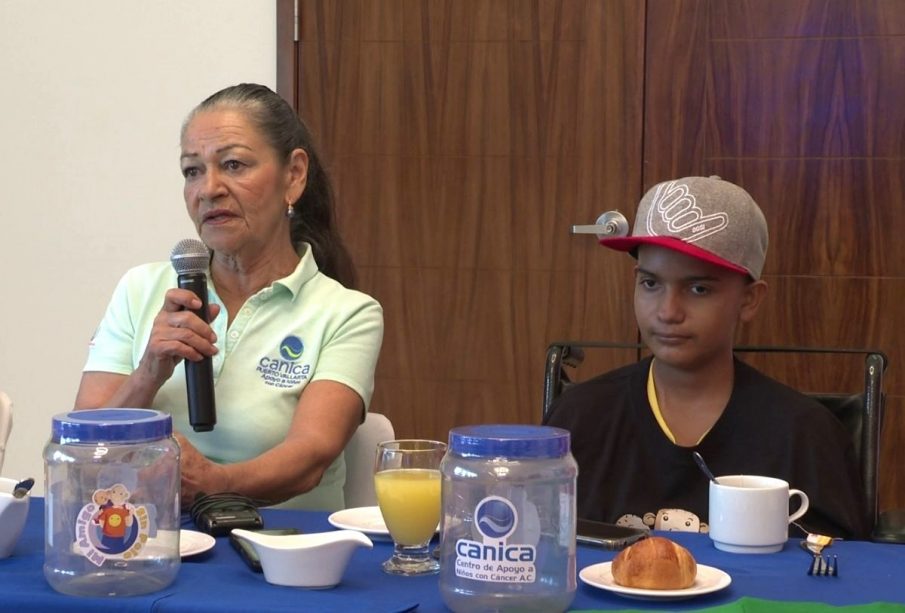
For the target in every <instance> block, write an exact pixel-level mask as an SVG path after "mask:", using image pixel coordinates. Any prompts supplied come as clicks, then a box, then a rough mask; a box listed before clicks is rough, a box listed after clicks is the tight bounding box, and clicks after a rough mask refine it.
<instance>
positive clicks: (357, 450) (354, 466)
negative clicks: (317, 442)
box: [343, 412, 396, 508]
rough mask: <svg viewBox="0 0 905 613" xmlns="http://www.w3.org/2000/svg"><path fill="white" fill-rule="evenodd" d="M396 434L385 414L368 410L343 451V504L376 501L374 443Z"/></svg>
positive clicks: (386, 439)
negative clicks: (344, 500)
mask: <svg viewBox="0 0 905 613" xmlns="http://www.w3.org/2000/svg"><path fill="white" fill-rule="evenodd" d="M394 438H396V434H395V432H394V430H393V424H392V423H391V422H390V420H389V419H387V417H386V416H385V415H381V414H380V413H371V412H369V413H368V414H367V415H366V416H365V420H364V422H363V423H362V424H361V425H360V426H358V430H356V431H355V434H353V435H352V438H351V440H350V441H349V444H348V445H346V449H345V451H344V452H343V453H344V454H345V460H346V485H345V486H344V487H343V493H344V494H345V498H346V508H352V507H370V506H374V505H375V504H377V494H376V493H375V492H374V460H375V458H376V456H377V443H381V442H383V441H391V440H393V439H394Z"/></svg>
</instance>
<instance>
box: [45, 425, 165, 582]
mask: <svg viewBox="0 0 905 613" xmlns="http://www.w3.org/2000/svg"><path fill="white" fill-rule="evenodd" d="M172 434H173V422H172V420H171V419H170V416H169V415H167V414H165V413H161V412H159V411H152V410H149V409H92V410H85V411H73V412H70V413H61V414H59V415H56V416H54V418H53V426H52V434H51V437H50V441H49V442H48V443H47V446H46V447H45V448H44V477H45V487H46V493H45V501H44V534H45V542H44V576H45V578H46V579H47V582H48V583H50V586H51V587H52V588H53V589H55V590H57V591H58V592H62V593H64V594H72V595H75V596H132V595H136V594H147V593H149V592H155V591H157V590H160V589H163V588H165V587H166V586H168V585H169V584H170V583H172V582H173V580H174V579H175V578H176V574H177V573H178V572H179V445H178V444H177V443H176V439H174V438H173V436H172Z"/></svg>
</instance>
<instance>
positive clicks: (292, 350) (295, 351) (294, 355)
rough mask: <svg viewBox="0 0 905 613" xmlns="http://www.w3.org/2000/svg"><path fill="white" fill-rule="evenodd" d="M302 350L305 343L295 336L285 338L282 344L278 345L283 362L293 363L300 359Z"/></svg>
mask: <svg viewBox="0 0 905 613" xmlns="http://www.w3.org/2000/svg"><path fill="white" fill-rule="evenodd" d="M304 350H305V343H303V342H302V339H300V338H299V337H297V336H287V337H286V338H284V339H283V342H282V343H280V355H281V356H283V359H285V360H292V361H293V362H294V361H295V360H297V359H299V358H300V357H302V352H303V351H304Z"/></svg>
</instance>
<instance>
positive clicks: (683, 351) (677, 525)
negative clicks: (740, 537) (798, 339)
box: [546, 177, 867, 538]
mask: <svg viewBox="0 0 905 613" xmlns="http://www.w3.org/2000/svg"><path fill="white" fill-rule="evenodd" d="M601 244H603V245H604V246H606V247H610V248H612V249H616V250H619V251H628V252H630V253H631V254H632V255H633V256H634V257H636V258H637V262H638V264H637V266H636V267H635V281H636V282H635V299H634V306H635V317H636V319H637V323H638V328H639V330H640V333H641V338H642V340H643V342H644V344H645V345H646V346H647V347H648V348H649V349H650V350H651V352H652V353H653V356H652V357H648V358H646V359H643V360H641V361H640V362H638V363H636V364H632V365H629V366H625V367H622V368H619V369H617V370H614V371H612V372H609V373H606V374H604V375H601V376H599V377H597V378H594V379H591V380H589V381H586V382H584V383H581V384H578V385H575V386H573V387H571V388H569V389H568V390H567V391H566V392H564V393H563V394H562V396H560V397H559V398H558V399H557V402H556V403H555V404H554V406H553V409H552V410H551V412H550V414H549V417H548V419H547V420H546V423H547V424H548V425H552V426H559V427H562V428H566V429H568V430H570V431H571V433H572V452H573V454H574V455H575V458H576V460H577V461H578V466H579V473H578V515H579V517H585V518H589V519H597V520H601V521H607V522H615V523H621V524H626V525H639V526H640V525H647V526H649V527H652V528H657V529H684V530H699V531H702V532H706V531H707V529H708V526H707V521H708V518H707V511H708V481H707V478H706V477H705V476H704V475H703V474H702V472H701V470H700V469H699V468H698V467H697V465H696V464H695V462H694V461H693V459H692V451H698V452H700V454H701V455H702V456H703V457H704V459H705V460H706V461H707V463H708V464H709V466H710V468H711V470H712V471H713V472H714V474H716V475H732V474H753V475H765V476H771V477H778V478H780V479H784V480H786V481H788V482H789V484H790V487H794V488H798V489H801V490H804V492H805V493H806V494H807V495H808V497H809V498H810V509H809V510H808V512H807V513H806V514H805V515H804V517H803V518H802V519H801V520H800V521H799V523H801V524H802V525H803V526H804V527H805V528H806V529H807V530H809V531H811V532H818V533H821V534H828V535H832V536H836V537H845V538H860V537H864V536H866V532H867V527H866V518H865V514H864V511H863V509H864V505H863V502H862V495H861V486H860V477H859V475H858V472H857V469H856V465H855V460H854V457H855V456H854V449H853V443H852V439H851V436H850V435H849V434H848V433H847V432H846V430H845V429H844V427H843V426H842V424H841V423H840V422H839V421H838V420H837V419H836V418H835V417H833V416H832V414H830V413H829V412H828V411H827V410H826V409H825V408H824V407H822V406H821V405H820V404H819V403H817V402H816V401H814V400H812V399H810V398H807V397H806V396H804V395H802V394H799V393H798V392H796V391H794V390H792V389H791V388H789V387H786V386H785V385H782V384H780V383H779V382H777V381H774V380H773V379H770V378H769V377H767V376H765V375H763V374H762V373H760V372H758V371H757V370H755V369H753V368H751V367H750V366H747V365H745V364H744V363H742V362H740V361H739V360H737V359H736V358H735V357H734V355H733V352H732V347H733V342H734V337H735V331H736V327H737V326H738V324H739V323H744V322H748V321H751V320H752V319H753V318H754V316H755V314H756V313H757V310H758V307H759V306H760V304H761V302H762V300H763V298H764V295H765V293H766V290H767V284H766V283H765V282H764V281H763V280H762V279H761V278H760V276H761V270H762V269H763V265H764V258H765V256H766V250H767V224H766V221H765V219H764V216H763V213H761V211H760V209H759V208H758V206H757V204H756V203H755V202H754V200H753V199H752V198H751V196H750V195H749V194H748V193H747V192H746V191H745V190H743V189H741V188H740V187H738V186H736V185H733V184H732V183H729V182H728V181H722V180H720V179H719V178H718V177H710V178H704V177H688V178H684V179H677V180H675V181H667V182H664V183H660V184H658V185H655V186H654V187H653V188H651V189H650V191H648V192H647V194H645V195H644V197H643V198H642V200H641V202H640V204H639V206H638V212H637V217H636V219H635V225H634V230H633V232H632V236H630V237H621V238H608V239H603V240H601Z"/></svg>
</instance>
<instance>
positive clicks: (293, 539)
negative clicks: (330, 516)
mask: <svg viewBox="0 0 905 613" xmlns="http://www.w3.org/2000/svg"><path fill="white" fill-rule="evenodd" d="M233 534H235V535H236V536H238V537H240V538H244V539H245V540H247V541H248V542H249V543H251V545H252V547H254V549H255V551H256V552H257V554H258V557H259V558H260V559H261V568H262V569H263V571H264V578H265V579H266V580H267V582H268V583H273V584H274V585H288V586H292V587H307V588H328V587H333V586H335V585H336V584H337V583H339V582H340V580H341V579H342V576H343V572H345V570H346V566H347V565H348V563H349V558H351V557H352V553H353V552H354V551H355V549H356V548H358V547H367V548H368V549H370V548H371V547H373V546H374V544H373V543H372V542H371V539H369V538H368V537H367V536H365V535H364V534H362V533H361V532H359V531H357V530H333V531H330V532H317V533H313V534H285V535H278V534H261V533H260V532H252V531H250V530H241V529H236V530H233Z"/></svg>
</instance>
